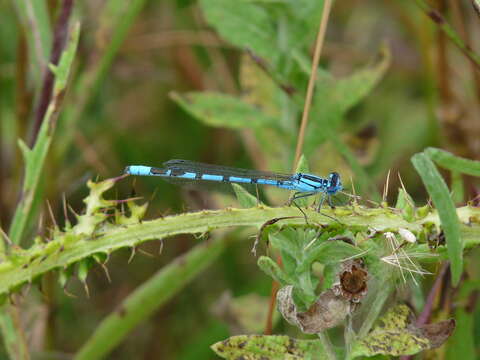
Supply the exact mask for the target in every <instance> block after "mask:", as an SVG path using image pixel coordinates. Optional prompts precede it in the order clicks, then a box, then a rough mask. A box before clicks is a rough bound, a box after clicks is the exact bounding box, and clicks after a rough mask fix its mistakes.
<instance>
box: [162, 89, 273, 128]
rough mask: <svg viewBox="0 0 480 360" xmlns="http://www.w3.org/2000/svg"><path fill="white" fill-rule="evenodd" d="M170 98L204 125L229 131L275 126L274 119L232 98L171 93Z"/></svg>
mask: <svg viewBox="0 0 480 360" xmlns="http://www.w3.org/2000/svg"><path fill="white" fill-rule="evenodd" d="M170 96H171V98H172V99H173V100H174V101H175V102H176V103H177V104H178V105H180V106H181V107H182V108H183V109H184V110H185V111H187V112H188V113H190V114H191V115H192V116H193V117H195V118H197V119H198V120H200V121H202V122H203V123H205V124H206V125H209V126H214V127H226V128H230V129H243V128H248V129H259V128H263V127H266V126H269V127H271V126H275V124H276V119H275V118H273V117H271V116H268V115H266V114H264V113H263V112H261V111H259V110H258V109H256V108H255V107H254V106H252V105H249V104H247V103H245V102H244V101H242V100H240V99H238V98H235V97H233V96H229V95H224V94H218V93H213V92H202V93H199V92H190V93H187V94H182V95H180V94H178V93H175V92H173V93H171V94H170Z"/></svg>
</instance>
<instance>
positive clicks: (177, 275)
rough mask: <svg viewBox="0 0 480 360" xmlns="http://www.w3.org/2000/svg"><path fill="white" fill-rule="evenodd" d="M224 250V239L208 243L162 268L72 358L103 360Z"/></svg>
mask: <svg viewBox="0 0 480 360" xmlns="http://www.w3.org/2000/svg"><path fill="white" fill-rule="evenodd" d="M224 249H225V241H224V240H223V239H220V240H218V239H217V240H213V241H207V242H205V243H202V244H200V245H197V246H196V247H195V248H193V249H192V250H190V251H189V252H188V253H186V254H184V255H182V256H180V257H178V258H177V259H175V260H174V261H173V262H171V263H170V264H169V265H167V266H166V267H164V268H163V269H161V270H160V271H159V272H158V273H157V274H156V275H154V276H153V278H151V279H150V280H148V281H147V282H145V283H144V284H142V285H141V286H140V287H139V288H138V289H137V290H135V292H133V293H132V294H130V296H128V297H127V298H126V299H125V300H124V301H123V302H122V304H120V305H119V306H118V307H117V310H115V311H114V312H112V313H111V314H110V315H109V316H107V317H106V318H105V319H104V320H103V321H102V323H101V324H100V325H99V326H98V327H97V329H96V330H95V332H94V333H93V335H92V336H91V337H90V339H89V340H88V341H87V342H86V343H85V345H84V346H83V347H82V348H81V349H80V351H79V352H78V353H77V355H76V356H75V359H76V360H86V359H88V360H94V359H101V358H103V357H104V356H105V355H106V354H108V353H109V352H110V351H111V350H112V349H113V348H115V347H116V346H117V345H118V344H119V343H120V342H121V341H122V340H123V339H124V338H125V337H126V336H127V334H128V333H129V332H130V331H132V330H133V329H134V328H135V327H136V326H137V325H138V324H139V323H141V322H143V321H145V319H147V318H148V317H149V316H151V314H152V313H153V312H154V311H155V310H157V309H158V308H159V307H160V306H161V305H163V304H165V302H167V301H168V300H169V299H171V298H172V297H173V296H174V295H175V294H176V293H178V292H179V291H180V290H181V289H182V288H183V287H184V286H185V285H186V284H188V283H189V282H190V281H191V280H193V279H194V278H195V277H196V276H197V275H198V274H200V273H201V272H202V271H203V270H205V268H207V267H208V266H209V265H210V264H212V263H213V262H214V261H215V260H216V259H217V258H218V257H219V256H220V254H221V253H222V252H223V250H224Z"/></svg>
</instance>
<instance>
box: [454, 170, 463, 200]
mask: <svg viewBox="0 0 480 360" xmlns="http://www.w3.org/2000/svg"><path fill="white" fill-rule="evenodd" d="M451 187H452V199H453V202H454V203H455V204H461V203H463V202H464V200H463V199H464V196H465V190H464V188H463V178H462V174H461V173H459V172H457V171H452V172H451Z"/></svg>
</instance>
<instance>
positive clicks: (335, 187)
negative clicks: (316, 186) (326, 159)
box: [327, 172, 343, 195]
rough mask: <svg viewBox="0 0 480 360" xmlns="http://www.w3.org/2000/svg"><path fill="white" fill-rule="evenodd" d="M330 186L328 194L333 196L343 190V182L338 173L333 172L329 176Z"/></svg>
mask: <svg viewBox="0 0 480 360" xmlns="http://www.w3.org/2000/svg"><path fill="white" fill-rule="evenodd" d="M329 178H330V186H329V187H328V189H327V192H328V193H329V194H331V195H333V194H336V193H337V192H338V191H341V190H342V189H343V186H342V181H341V180H340V175H339V174H338V173H337V172H331V173H330V175H329Z"/></svg>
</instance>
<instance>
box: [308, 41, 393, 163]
mask: <svg viewBox="0 0 480 360" xmlns="http://www.w3.org/2000/svg"><path fill="white" fill-rule="evenodd" d="M390 58H391V56H390V51H389V50H388V48H383V49H382V50H381V51H380V60H379V61H378V62H377V63H375V64H373V65H370V66H367V67H366V68H365V69H362V70H357V71H356V72H354V73H353V74H352V75H350V76H348V77H344V78H340V79H335V78H333V77H332V76H331V75H330V74H328V73H319V78H318V80H317V86H316V89H315V96H314V103H313V106H312V116H311V119H312V121H311V122H310V125H309V128H308V132H307V137H306V145H307V147H306V149H307V150H306V154H307V156H308V155H309V153H310V151H311V148H312V147H313V146H318V145H319V144H321V143H322V142H323V141H325V140H326V139H327V138H328V137H332V136H337V135H336V129H337V128H338V126H339V125H340V124H341V122H342V121H343V118H344V115H345V113H346V112H347V111H348V110H349V109H350V108H352V107H353V106H355V105H357V104H358V103H359V102H360V101H361V100H363V99H364V98H365V97H366V96H367V95H368V94H369V93H370V92H371V91H372V90H373V88H374V87H375V86H376V85H377V83H378V82H379V81H380V79H381V78H382V76H383V75H384V74H385V71H386V69H387V68H388V66H389V64H390Z"/></svg>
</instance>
